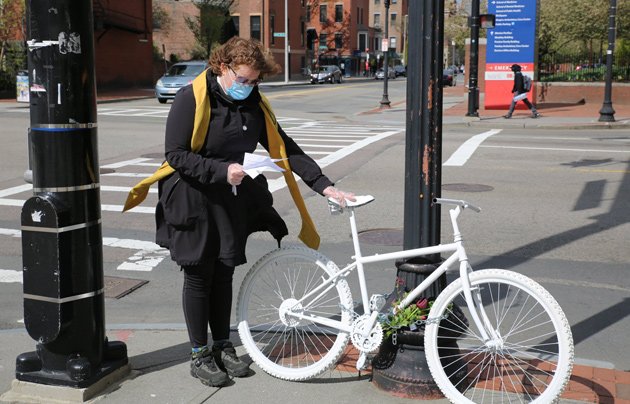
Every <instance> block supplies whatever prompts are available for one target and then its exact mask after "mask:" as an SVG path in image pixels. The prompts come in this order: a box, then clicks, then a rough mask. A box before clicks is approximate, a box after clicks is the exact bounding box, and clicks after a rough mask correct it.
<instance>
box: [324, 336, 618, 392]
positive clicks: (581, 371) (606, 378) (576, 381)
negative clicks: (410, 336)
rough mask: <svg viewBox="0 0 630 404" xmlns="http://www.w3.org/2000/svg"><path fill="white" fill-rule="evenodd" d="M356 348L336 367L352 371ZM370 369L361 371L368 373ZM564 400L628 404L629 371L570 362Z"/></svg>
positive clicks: (347, 352) (343, 357)
mask: <svg viewBox="0 0 630 404" xmlns="http://www.w3.org/2000/svg"><path fill="white" fill-rule="evenodd" d="M358 357H359V353H358V351H357V350H356V349H355V348H354V347H352V346H349V347H348V348H347V349H346V353H345V354H344V355H343V356H342V357H341V359H340V360H339V362H338V364H337V370H339V371H343V372H349V373H356V374H357V375H358V371H357V370H356V368H355V366H356V360H357V359H358ZM371 373H372V372H371V369H367V370H366V371H363V372H361V375H369V374H371ZM562 398H564V399H567V400H576V401H583V402H586V403H600V404H613V403H614V404H630V371H625V372H624V371H621V370H615V369H603V368H595V367H592V366H584V365H574V366H573V372H572V375H571V379H570V380H569V384H568V385H567V387H566V388H565V390H564V393H562Z"/></svg>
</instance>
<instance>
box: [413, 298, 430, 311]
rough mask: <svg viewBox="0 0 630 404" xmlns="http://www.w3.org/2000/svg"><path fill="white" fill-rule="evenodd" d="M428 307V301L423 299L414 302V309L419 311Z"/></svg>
mask: <svg viewBox="0 0 630 404" xmlns="http://www.w3.org/2000/svg"><path fill="white" fill-rule="evenodd" d="M428 305H429V300H428V299H427V298H426V297H425V298H422V299H420V300H418V301H417V302H416V307H417V308H419V309H420V310H423V309H426V308H427V306H428Z"/></svg>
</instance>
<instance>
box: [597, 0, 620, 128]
mask: <svg viewBox="0 0 630 404" xmlns="http://www.w3.org/2000/svg"><path fill="white" fill-rule="evenodd" d="M616 14H617V0H610V12H609V15H608V51H607V52H606V87H605V88H604V103H603V104H602V109H600V110H599V121H600V122H615V110H614V109H613V106H612V70H613V57H614V54H615V38H616V27H615V15H616Z"/></svg>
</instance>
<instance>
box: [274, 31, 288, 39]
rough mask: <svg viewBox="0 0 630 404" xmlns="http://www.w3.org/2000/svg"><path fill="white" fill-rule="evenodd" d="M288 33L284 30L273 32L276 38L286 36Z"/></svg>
mask: <svg viewBox="0 0 630 404" xmlns="http://www.w3.org/2000/svg"><path fill="white" fill-rule="evenodd" d="M285 36H286V35H285V34H284V32H274V33H273V37H274V38H284V37H285Z"/></svg>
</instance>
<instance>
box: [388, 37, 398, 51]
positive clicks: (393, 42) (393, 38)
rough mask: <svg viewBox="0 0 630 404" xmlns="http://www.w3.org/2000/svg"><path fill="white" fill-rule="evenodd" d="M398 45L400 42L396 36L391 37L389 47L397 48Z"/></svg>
mask: <svg viewBox="0 0 630 404" xmlns="http://www.w3.org/2000/svg"><path fill="white" fill-rule="evenodd" d="M397 46H398V43H397V42H396V37H395V36H391V37H389V47H390V48H392V49H396V47H397Z"/></svg>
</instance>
